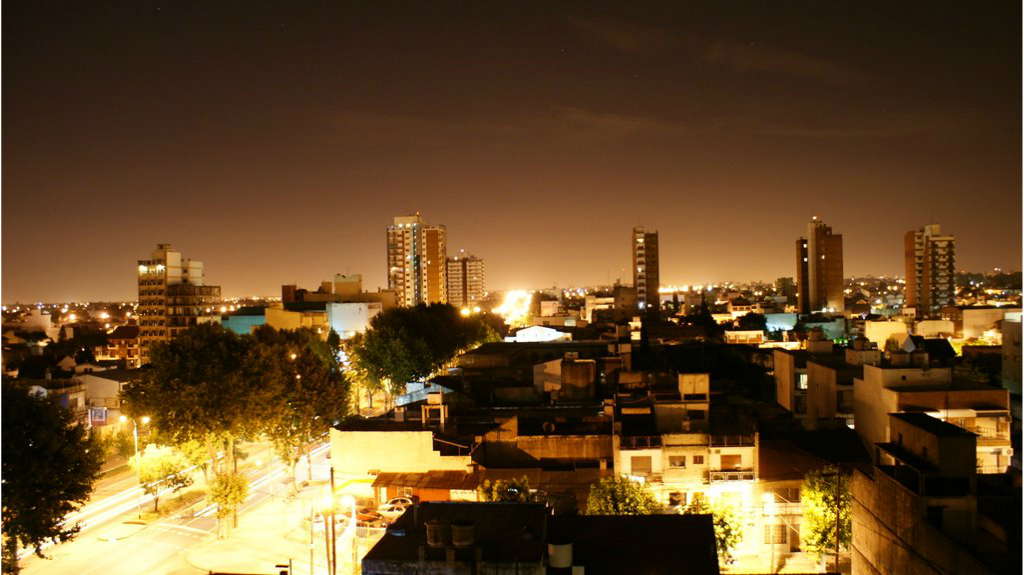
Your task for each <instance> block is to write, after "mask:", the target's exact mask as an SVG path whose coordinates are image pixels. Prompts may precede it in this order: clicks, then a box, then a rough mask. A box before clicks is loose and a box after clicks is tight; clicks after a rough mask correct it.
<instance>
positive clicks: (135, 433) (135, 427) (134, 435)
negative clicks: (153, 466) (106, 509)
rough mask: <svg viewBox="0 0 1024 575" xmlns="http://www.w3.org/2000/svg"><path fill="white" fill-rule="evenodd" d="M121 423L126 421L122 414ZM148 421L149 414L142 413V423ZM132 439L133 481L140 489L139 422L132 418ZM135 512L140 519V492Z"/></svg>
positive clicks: (144, 423)
mask: <svg viewBox="0 0 1024 575" xmlns="http://www.w3.org/2000/svg"><path fill="white" fill-rule="evenodd" d="M120 420H121V423H124V422H126V421H128V418H127V417H126V416H124V415H122V416H121V417H120ZM148 423H149V416H148V415H144V416H143V417H142V425H146V424H148ZM132 439H133V440H134V441H135V483H137V484H138V486H139V489H142V478H141V473H140V472H139V424H138V422H136V421H135V420H134V419H132ZM135 512H136V513H138V515H139V519H142V492H140V493H139V499H138V501H137V502H136V504H135Z"/></svg>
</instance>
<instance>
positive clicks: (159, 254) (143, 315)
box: [137, 244, 220, 364]
mask: <svg viewBox="0 0 1024 575" xmlns="http://www.w3.org/2000/svg"><path fill="white" fill-rule="evenodd" d="M219 304H220V286H208V285H205V283H204V279H203V262H198V261H193V260H183V259H182V258H181V252H179V251H178V250H176V249H174V248H172V247H171V244H157V246H156V251H154V252H153V253H152V255H151V256H150V258H149V259H148V260H139V309H138V310H137V313H138V318H139V340H140V341H139V344H140V350H139V355H140V363H143V364H144V363H148V362H149V350H150V346H151V345H152V344H153V343H154V342H157V341H169V340H170V339H171V338H173V337H175V336H177V335H178V333H180V332H182V331H184V330H186V329H188V328H190V327H192V326H194V325H197V324H200V323H208V322H219V321H220V311H219V310H218V309H216V308H217V306H219Z"/></svg>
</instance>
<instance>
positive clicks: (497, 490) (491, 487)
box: [476, 475, 538, 503]
mask: <svg viewBox="0 0 1024 575" xmlns="http://www.w3.org/2000/svg"><path fill="white" fill-rule="evenodd" d="M476 491H477V494H478V495H479V496H480V500H481V501H509V502H517V503H532V502H534V501H538V497H537V495H536V494H535V493H531V492H530V480H529V479H528V478H527V477H526V476H525V475H524V476H523V477H521V478H520V479H515V478H512V479H497V480H495V481H493V482H492V481H491V480H489V479H485V480H484V482H483V483H481V484H480V486H479V487H477V490H476Z"/></svg>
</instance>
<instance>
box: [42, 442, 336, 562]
mask: <svg viewBox="0 0 1024 575" xmlns="http://www.w3.org/2000/svg"><path fill="white" fill-rule="evenodd" d="M322 445H326V444H322ZM253 452H254V453H253V455H251V456H250V458H249V461H248V464H251V465H253V467H252V468H250V469H246V470H245V473H246V474H247V475H248V476H249V481H250V492H251V494H250V496H249V499H248V500H247V501H246V502H245V504H243V506H242V507H241V508H240V510H239V517H240V521H244V520H245V519H246V516H247V515H250V516H251V515H253V514H255V515H257V516H258V515H259V514H261V513H264V511H262V510H263V509H264V508H267V507H268V504H272V503H274V502H275V501H276V502H277V504H278V505H281V504H283V503H282V500H281V495H283V494H284V493H286V492H287V483H288V478H287V474H286V472H285V471H284V469H283V465H281V464H280V463H277V462H276V461H274V462H271V463H269V464H264V465H262V466H259V467H256V466H255V465H254V464H255V461H256V459H257V457H258V456H260V454H262V457H263V458H264V461H266V451H265V450H264V449H263V448H257V449H253ZM327 452H328V449H327V448H326V447H321V448H320V449H318V450H317V451H316V455H315V456H314V458H313V464H314V472H316V473H317V474H318V475H320V476H321V477H322V476H325V475H326V473H327V465H326V463H327V461H328V460H327V459H326V456H327ZM304 467H305V466H300V467H299V469H298V471H299V477H300V479H301V478H302V477H304V476H305V471H306V470H305V469H304ZM133 483H134V477H128V478H127V479H125V478H111V479H110V480H109V481H108V482H107V484H106V485H104V486H103V492H102V494H101V496H100V497H98V498H96V499H95V500H94V501H92V502H90V504H89V506H87V508H86V509H85V511H86V514H85V515H86V516H89V517H93V516H96V514H92V515H90V513H91V509H101V510H102V509H104V506H106V507H107V508H111V503H110V502H111V501H116V502H117V505H119V506H121V507H122V508H123V507H124V506H125V505H126V504H125V501H124V500H125V496H124V490H123V489H122V490H121V491H118V487H123V486H124V485H128V486H131V485H133ZM118 498H120V499H118ZM134 501H135V498H134V496H132V495H130V494H129V497H128V498H127V507H128V509H127V512H126V513H119V514H117V515H116V516H115V517H113V518H109V519H102V520H98V521H95V522H94V523H92V524H90V525H88V526H87V527H86V528H85V529H84V530H83V531H82V532H81V533H80V534H79V535H78V537H77V538H76V539H75V540H73V541H70V542H68V543H63V544H61V545H57V546H54V547H50V548H49V549H46V550H45V553H46V554H47V555H48V556H50V557H51V558H52V559H49V560H44V559H39V558H36V557H27V558H25V559H23V560H22V565H23V573H25V574H26V575H36V574H39V575H57V574H69V575H94V574H102V575H118V574H125V575H139V574H153V575H171V574H173V575H185V574H199V573H207V570H206V568H203V569H200V568H197V567H195V566H193V565H192V564H190V562H189V558H190V553H191V552H192V551H194V550H196V549H197V548H200V547H202V546H203V545H208V544H210V543H211V542H213V541H214V540H216V532H217V520H216V518H215V517H214V516H213V514H214V510H213V509H212V508H211V507H205V506H204V505H203V504H200V505H195V506H194V510H195V511H196V512H197V513H196V514H195V516H191V515H185V516H180V515H179V516H171V517H167V518H163V519H161V520H159V521H154V522H152V523H149V524H148V525H147V524H143V523H142V522H139V521H133V519H134V518H135V517H136V515H135V505H134V503H133V502H134ZM269 507H270V508H273V509H276V507H274V506H273V505H270V506H269ZM90 508H91V509H90ZM297 514H298V512H296V514H295V517H293V523H295V522H298V521H299V518H298V515H297ZM279 515H281V514H279ZM257 519H259V517H257ZM263 519H264V520H265V519H266V518H263ZM284 523H285V522H284V521H283V520H282V521H280V526H281V527H282V528H284V527H286V525H284ZM216 542H217V543H220V544H221V547H224V545H223V544H225V543H227V542H225V541H223V540H220V541H216ZM227 548H228V549H230V547H227ZM222 554H223V553H222ZM269 567H270V568H271V569H269V570H267V571H266V573H268V574H270V573H275V571H274V570H273V569H272V567H273V565H269ZM207 568H208V566H207Z"/></svg>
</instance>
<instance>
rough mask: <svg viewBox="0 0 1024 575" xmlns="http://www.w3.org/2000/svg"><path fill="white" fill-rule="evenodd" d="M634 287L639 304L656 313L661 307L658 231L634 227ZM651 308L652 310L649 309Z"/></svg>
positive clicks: (640, 306) (642, 308) (644, 308)
mask: <svg viewBox="0 0 1024 575" xmlns="http://www.w3.org/2000/svg"><path fill="white" fill-rule="evenodd" d="M632 248H633V287H634V288H636V299H637V305H638V306H639V308H640V309H641V310H645V311H646V312H647V313H650V311H653V312H654V313H655V314H656V313H657V311H658V310H659V309H660V308H661V295H660V294H659V293H658V288H659V287H661V276H660V273H659V271H658V269H659V268H658V232H648V231H645V230H644V229H643V228H641V227H637V228H633V245H632ZM648 310H650V311H648Z"/></svg>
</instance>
